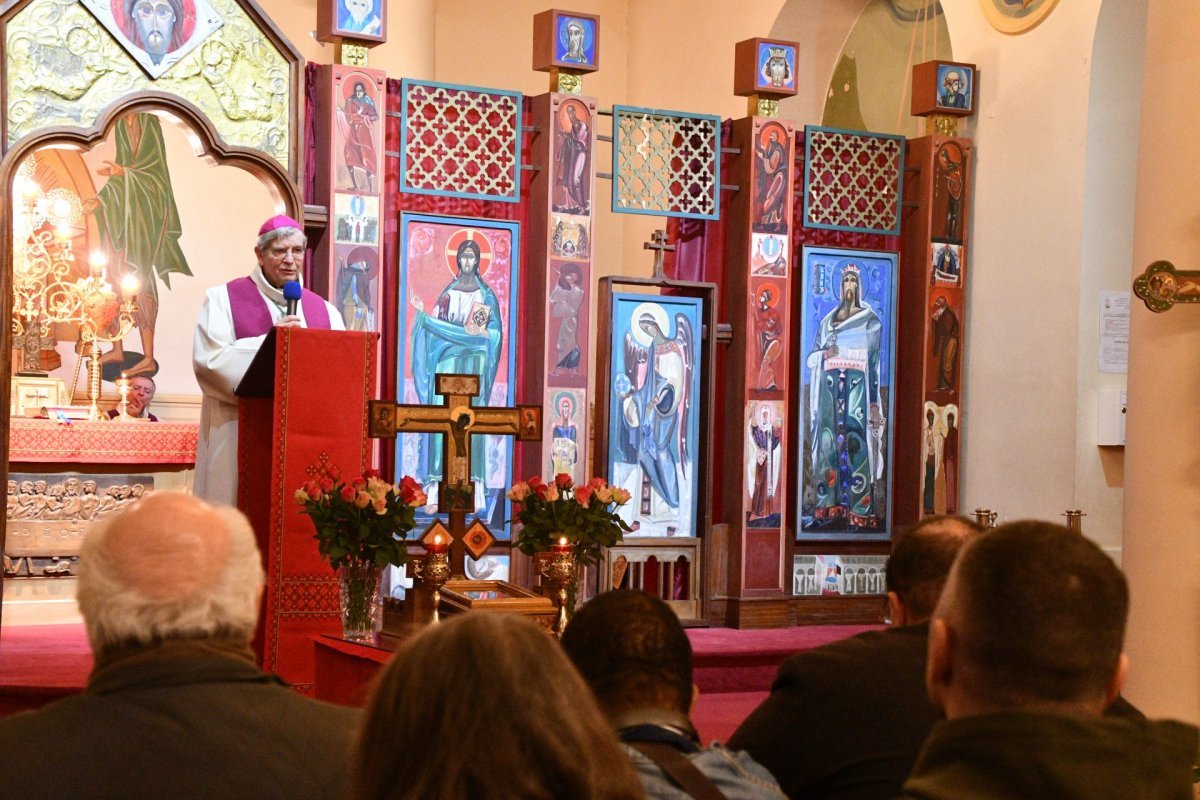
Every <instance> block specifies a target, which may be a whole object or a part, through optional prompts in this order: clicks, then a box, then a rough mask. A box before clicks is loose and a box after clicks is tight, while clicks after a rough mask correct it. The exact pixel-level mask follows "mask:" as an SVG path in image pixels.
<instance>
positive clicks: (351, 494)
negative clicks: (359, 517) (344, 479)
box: [341, 485, 358, 503]
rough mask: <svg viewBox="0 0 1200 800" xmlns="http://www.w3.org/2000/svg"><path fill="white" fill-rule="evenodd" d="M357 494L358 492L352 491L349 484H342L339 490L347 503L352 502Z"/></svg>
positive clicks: (352, 488)
mask: <svg viewBox="0 0 1200 800" xmlns="http://www.w3.org/2000/svg"><path fill="white" fill-rule="evenodd" d="M357 494H358V492H356V491H354V487H353V486H349V485H344V486H342V491H341V495H342V499H343V500H345V501H346V502H347V503H353V502H354V498H355V496H356V495H357Z"/></svg>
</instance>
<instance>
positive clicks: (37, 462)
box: [4, 417, 198, 599]
mask: <svg viewBox="0 0 1200 800" xmlns="http://www.w3.org/2000/svg"><path fill="white" fill-rule="evenodd" d="M197 432H198V426H197V424H196V423H194V422H156V423H141V422H136V423H117V422H109V421H104V422H88V421H71V422H69V423H64V422H59V421H55V420H49V419H29V418H20V417H14V418H13V419H12V420H11V421H10V427H9V461H10V466H9V474H8V487H7V500H8V504H7V512H6V520H5V526H6V527H5V539H4V571H5V576H6V577H10V578H32V579H46V578H53V579H56V580H60V579H62V578H64V577H68V576H70V575H71V574H72V573H73V570H74V564H75V561H76V559H77V557H78V555H79V546H80V544H81V543H82V541H83V536H84V532H85V530H86V529H87V526H88V525H89V524H90V523H91V522H92V521H93V520H95V519H98V518H101V517H105V516H109V515H111V514H115V513H118V512H119V511H121V510H122V509H123V508H124V507H125V506H127V505H129V504H131V503H133V502H134V501H136V500H137V499H138V498H139V497H142V496H143V495H145V494H146V493H147V492H152V491H161V490H164V489H178V490H185V491H186V490H188V489H189V488H190V486H191V475H192V469H193V467H194V465H195V461H196V439H197ZM19 584H20V582H14V583H12V584H6V597H7V598H8V599H12V598H13V597H16V596H27V595H31V594H32V595H39V594H42V592H39V591H37V590H36V589H29V588H25V589H22V588H21V586H20V585H19Z"/></svg>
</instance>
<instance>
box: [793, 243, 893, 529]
mask: <svg viewBox="0 0 1200 800" xmlns="http://www.w3.org/2000/svg"><path fill="white" fill-rule="evenodd" d="M840 287H841V298H840V301H839V303H838V305H837V307H836V308H834V309H832V310H831V311H830V312H829V313H828V314H826V315H825V317H824V318H823V319H822V320H821V323H820V327H819V328H818V330H817V335H816V340H815V341H814V342H813V349H812V351H811V352H810V353H809V355H808V360H807V364H808V368H809V370H810V371H811V384H810V386H809V401H808V413H809V418H808V420H807V423H808V426H809V445H810V450H809V453H808V457H809V459H810V460H811V474H812V476H813V481H814V483H815V491H816V498H815V506H814V508H813V511H812V516H813V520H814V522H813V527H814V528H819V527H820V526H821V524H822V523H825V522H829V521H836V522H839V523H841V524H846V523H848V524H849V526H850V527H851V528H852V529H861V528H868V529H870V528H875V527H877V526H878V525H879V523H880V519H879V512H878V511H877V510H876V508H875V498H874V495H875V482H876V481H878V480H880V479H881V478H882V477H883V474H884V466H885V458H884V453H883V442H884V428H885V426H886V424H887V421H886V420H885V419H884V415H883V404H882V398H881V396H880V353H881V345H882V335H883V323H882V322H881V320H880V318H879V315H878V314H877V313H876V312H875V309H873V308H872V307H871V306H870V304H869V303H867V302H866V301H865V300H863V297H862V270H861V267H860V266H859V265H858V264H855V263H853V262H850V263H847V264H846V265H845V266H844V267H843V269H842V273H841V276H840Z"/></svg>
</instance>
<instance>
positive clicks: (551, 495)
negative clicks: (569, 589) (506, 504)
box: [508, 472, 631, 564]
mask: <svg viewBox="0 0 1200 800" xmlns="http://www.w3.org/2000/svg"><path fill="white" fill-rule="evenodd" d="M508 498H509V499H510V500H512V501H513V503H514V507H515V509H516V514H517V516H516V519H517V521H518V522H520V523H521V529H520V531H519V532H518V533H517V538H516V540H515V541H514V544H516V546H517V548H518V549H519V550H520V551H521V552H522V553H525V554H527V555H533V554H534V553H537V552H542V551H547V550H549V549H550V546H551V545H553V544H557V543H559V540H560V539H565V540H566V542H565V543H569V544H571V545H572V546H573V548H574V550H575V555H576V557H577V558H578V559H579V562H580V563H582V564H595V563H596V561H597V559H598V558H599V556H600V548H602V547H612V546H613V545H615V544H617V543H618V542H620V541H621V538H622V537H623V536H624V532H625V531H628V530H631V528H630V527H629V526H628V525H626V524H625V521H624V520H623V519H621V517H620V516H619V515H618V514H617V511H616V509H617V507H618V506H620V505H623V504H625V503H627V502H629V492H627V491H625V490H624V489H622V488H620V487H619V486H610V485H609V484H608V483H606V482H605V481H604V479H603V478H592V479H591V480H590V481H588V482H587V483H585V484H583V485H582V486H575V485H574V482H573V481H572V480H571V476H570V475H568V474H566V473H565V472H560V473H559V474H557V475H555V476H554V480H553V482H551V483H543V482H542V479H541V478H540V477H538V476H537V475H535V476H533V477H532V478H530V479H528V480H525V481H521V482H520V483H518V484H516V485H514V486H513V487H512V489H510V490H509V492H508Z"/></svg>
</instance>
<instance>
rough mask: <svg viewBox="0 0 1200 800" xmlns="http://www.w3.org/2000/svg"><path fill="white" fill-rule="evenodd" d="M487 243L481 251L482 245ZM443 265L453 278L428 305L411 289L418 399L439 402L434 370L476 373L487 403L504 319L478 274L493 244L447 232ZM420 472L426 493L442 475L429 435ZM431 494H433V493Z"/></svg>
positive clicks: (474, 459) (479, 450) (475, 453)
mask: <svg viewBox="0 0 1200 800" xmlns="http://www.w3.org/2000/svg"><path fill="white" fill-rule="evenodd" d="M484 246H486V247H488V251H487V253H486V259H485V253H484V251H483V247H484ZM446 251H447V252H446V259H447V264H448V265H449V266H450V268H451V270H452V272H453V275H454V277H453V279H452V280H451V281H450V283H449V284H447V285H446V287H445V288H444V289H443V290H442V291H441V293H440V294H439V295H438V296H437V299H436V300H434V302H433V304H432V306H431V307H427V306H426V305H425V301H424V300H423V299H422V298H421V297H420V296H419V295H418V294H417V293H415V292H413V293H411V294H410V295H409V298H408V300H409V303H410V305H411V306H412V307H413V309H415V311H416V316H415V318H414V320H413V325H412V339H411V348H412V350H411V352H412V377H413V383H414V386H415V388H416V393H417V398H418V402H420V403H422V404H424V405H434V404H436V403H437V402H438V399H437V394H436V392H435V388H434V376H435V375H437V374H438V373H442V372H447V373H464V374H474V375H479V376H480V391H479V400H477V401H476V403H477V404H478V405H487V404H488V403H489V401H490V398H491V396H492V385H493V383H494V382H495V380H496V372H497V370H498V368H499V366H500V351H501V347H502V346H503V344H504V320H503V319H502V318H501V313H500V304H499V302H498V300H497V298H496V293H495V292H494V291H493V290H492V288H491V287H490V286H488V284H487V282H486V281H485V280H484V277H483V274H482V273H481V263H482V264H490V261H491V255H492V253H491V247H490V244H489V243H488V241H487V238H486V237H485V236H483V235H482V233H481V232H479V231H476V230H473V229H470V228H466V229H462V230H460V231H458V232H456V233H455V234H454V235H452V236H451V237H450V240H449V242H448V243H447V246H446ZM421 439H422V442H421V452H420V457H419V459H420V470H421V471H420V474H421V475H422V476H425V480H426V482H427V483H426V487H425V491H426V493H429V492H430V491H431V490H432V488H433V483H435V482H436V481H437V480H438V479H440V478H441V476H442V452H441V448H440V447H433V446H431V444H432V443H431V442H430V439H431V437H430V436H428V435H424V436H422V437H421ZM485 455H486V454H485V451H484V438H483V437H481V436H474V437H472V438H471V472H472V475H471V479H472V480H474V481H475V491H476V498H475V499H476V507H477V508H478V507H479V506H481V505H482V504H483V502H484V498H483V496H482V492H483V487H484V481H483V472H484V469H485V466H486V460H485ZM431 497H432V496H431Z"/></svg>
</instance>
